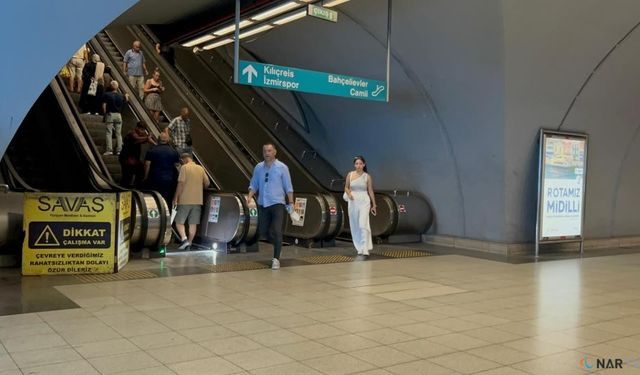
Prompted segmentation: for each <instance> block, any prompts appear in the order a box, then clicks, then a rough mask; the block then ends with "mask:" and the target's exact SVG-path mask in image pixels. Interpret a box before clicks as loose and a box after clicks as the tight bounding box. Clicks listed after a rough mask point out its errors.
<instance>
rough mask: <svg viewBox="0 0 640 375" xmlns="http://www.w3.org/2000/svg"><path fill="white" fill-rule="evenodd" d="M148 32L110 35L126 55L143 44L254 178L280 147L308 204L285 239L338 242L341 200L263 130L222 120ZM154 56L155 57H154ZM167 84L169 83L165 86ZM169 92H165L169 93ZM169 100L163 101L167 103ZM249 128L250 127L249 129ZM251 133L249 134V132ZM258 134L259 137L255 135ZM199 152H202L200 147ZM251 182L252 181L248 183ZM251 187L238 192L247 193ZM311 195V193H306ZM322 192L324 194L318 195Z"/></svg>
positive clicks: (122, 30) (122, 29)
mask: <svg viewBox="0 0 640 375" xmlns="http://www.w3.org/2000/svg"><path fill="white" fill-rule="evenodd" d="M141 30H144V29H139V28H137V27H113V28H109V29H107V30H105V31H106V34H108V35H109V36H110V37H111V39H112V41H113V42H114V43H115V45H116V46H117V49H118V50H119V52H120V53H123V52H124V51H125V50H126V49H128V48H129V46H131V44H132V43H133V41H134V40H140V41H141V43H142V49H143V51H152V52H151V53H149V52H147V53H146V54H145V58H146V60H147V64H153V65H150V66H148V68H149V67H151V69H153V67H155V66H158V67H159V68H160V70H161V72H162V74H163V75H164V77H170V78H171V80H172V81H174V82H175V83H176V86H177V87H179V88H180V89H181V90H182V93H183V94H182V95H183V97H184V96H188V97H190V98H192V101H195V103H193V104H195V105H196V106H197V107H198V108H201V109H202V110H203V111H206V112H207V113H208V114H209V115H210V118H211V119H212V120H211V121H210V122H209V123H208V124H202V125H207V126H210V127H211V128H213V129H212V131H214V132H218V134H220V137H221V138H224V139H226V140H227V141H228V143H227V144H228V145H229V146H230V147H231V148H233V147H235V148H237V149H238V151H239V152H238V153H236V154H235V155H238V154H240V155H239V157H243V158H244V160H245V162H246V164H247V165H248V167H247V170H248V172H249V173H248V174H249V175H250V173H251V170H252V169H253V166H254V165H255V164H256V163H257V162H259V161H260V160H261V159H262V158H261V157H260V156H258V155H261V152H262V145H263V144H265V143H269V142H273V143H275V144H276V145H278V146H280V147H278V149H279V151H280V152H279V153H278V158H279V159H280V160H282V161H283V162H285V163H287V165H288V166H289V168H290V170H291V176H292V180H293V183H294V186H295V188H296V194H295V196H296V200H304V201H305V202H304V203H305V204H306V218H307V219H305V221H304V222H303V224H302V225H299V226H294V225H291V223H290V222H289V221H287V225H286V227H285V236H288V237H291V238H292V239H297V238H301V239H310V240H327V239H332V238H334V237H335V236H336V235H337V233H338V232H339V230H340V228H341V221H342V220H341V219H342V215H341V214H342V210H341V209H340V207H339V206H338V203H337V200H336V199H335V197H334V196H332V195H331V194H327V193H326V192H325V191H324V189H323V188H322V186H320V185H318V184H317V183H315V182H314V180H313V178H312V176H311V175H310V174H309V173H308V172H307V171H306V170H305V169H304V168H297V167H298V164H297V163H292V162H291V160H292V159H291V158H290V157H289V156H288V153H287V151H286V149H285V148H284V147H281V145H279V144H278V143H277V142H274V141H273V140H271V139H267V140H266V141H265V138H263V137H262V134H261V129H260V128H252V127H251V125H252V123H251V122H249V123H246V124H245V123H244V122H243V121H244V120H243V119H240V120H238V121H235V122H234V123H230V121H229V119H228V118H225V117H223V116H222V113H224V111H225V108H222V107H220V106H214V105H212V104H211V103H210V102H209V101H208V100H207V99H206V97H205V96H203V95H201V93H200V88H199V86H200V85H199V84H197V83H196V82H194V81H193V80H191V79H188V78H187V76H186V75H185V72H184V71H183V70H182V69H180V67H178V68H177V69H176V68H174V67H173V66H170V65H169V64H168V63H167V62H166V61H164V60H163V59H162V58H161V57H160V56H159V55H156V54H155V53H154V52H153V51H154V44H153V41H152V40H151V39H150V36H148V35H145V34H143V31H141ZM150 55H151V56H150ZM165 83H166V82H165ZM165 87H166V85H165ZM166 92H167V91H165V93H166ZM164 101H165V99H164V98H163V102H164ZM245 125H246V126H245ZM247 131H248V132H247ZM254 131H255V133H256V134H252V133H253V132H254ZM196 150H199V148H198V147H197V145H196ZM203 160H204V161H205V163H208V162H209V159H208V158H204V157H203ZM247 182H248V180H247ZM247 186H248V183H247V184H246V185H244V186H242V187H240V189H238V191H246V190H247ZM305 191H306V192H308V193H305ZM318 192H320V193H318Z"/></svg>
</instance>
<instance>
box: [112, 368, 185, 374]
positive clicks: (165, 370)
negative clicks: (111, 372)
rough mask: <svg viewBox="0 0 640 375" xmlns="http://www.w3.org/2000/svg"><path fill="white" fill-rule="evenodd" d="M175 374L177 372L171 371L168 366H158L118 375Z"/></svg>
mask: <svg viewBox="0 0 640 375" xmlns="http://www.w3.org/2000/svg"><path fill="white" fill-rule="evenodd" d="M124 374H126V375H175V372H173V371H171V370H170V369H169V368H168V367H166V366H156V367H150V368H145V369H140V370H134V371H127V372H125V373H120V374H118V375H124Z"/></svg>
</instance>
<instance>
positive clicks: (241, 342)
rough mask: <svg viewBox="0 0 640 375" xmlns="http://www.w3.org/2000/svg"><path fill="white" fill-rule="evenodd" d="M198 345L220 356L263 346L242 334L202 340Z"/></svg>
mask: <svg viewBox="0 0 640 375" xmlns="http://www.w3.org/2000/svg"><path fill="white" fill-rule="evenodd" d="M200 345H202V346H203V347H204V348H206V349H207V350H209V351H211V352H212V353H215V354H217V355H220V356H221V355H226V354H233V353H239V352H246V351H249V350H255V349H261V348H263V346H262V345H260V344H259V343H257V342H255V341H253V340H251V339H249V338H247V337H244V336H235V337H226V338H221V339H216V340H207V341H202V342H200Z"/></svg>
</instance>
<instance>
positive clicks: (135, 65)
mask: <svg viewBox="0 0 640 375" xmlns="http://www.w3.org/2000/svg"><path fill="white" fill-rule="evenodd" d="M140 46H141V45H140V41H139V40H136V41H134V42H133V46H132V48H131V49H130V50H128V51H127V52H126V53H125V54H124V61H123V63H124V71H125V73H127V76H129V83H131V86H132V87H133V88H136V87H137V88H138V96H140V99H141V100H142V99H143V98H144V76H145V75H147V74H149V72H148V71H147V65H146V64H145V63H144V54H143V53H142V50H141V49H140Z"/></svg>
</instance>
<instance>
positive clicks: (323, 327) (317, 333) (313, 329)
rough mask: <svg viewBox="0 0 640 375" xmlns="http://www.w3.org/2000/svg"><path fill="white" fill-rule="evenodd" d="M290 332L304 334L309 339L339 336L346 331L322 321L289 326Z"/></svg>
mask: <svg viewBox="0 0 640 375" xmlns="http://www.w3.org/2000/svg"><path fill="white" fill-rule="evenodd" d="M291 332H295V333H297V334H298V335H300V336H304V337H306V338H309V339H321V338H325V337H331V336H340V335H344V334H345V333H346V332H345V331H343V330H341V329H338V328H335V327H332V326H330V325H328V324H324V323H318V324H312V325H309V326H302V327H295V328H291Z"/></svg>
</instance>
